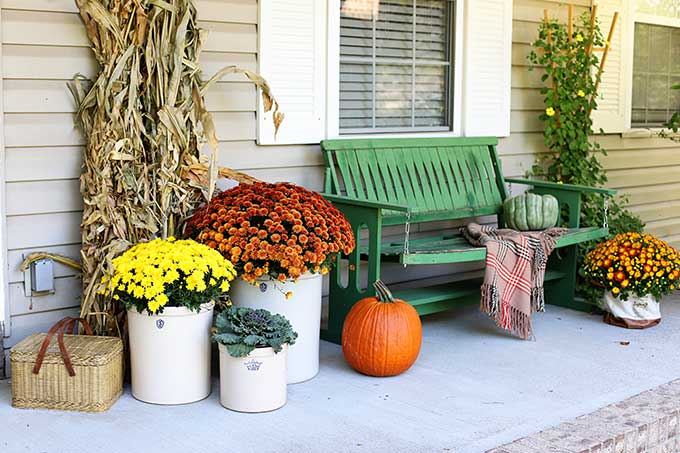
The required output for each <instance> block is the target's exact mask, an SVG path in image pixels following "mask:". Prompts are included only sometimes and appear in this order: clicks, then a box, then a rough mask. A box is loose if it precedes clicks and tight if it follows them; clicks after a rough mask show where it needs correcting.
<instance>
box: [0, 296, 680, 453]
mask: <svg viewBox="0 0 680 453" xmlns="http://www.w3.org/2000/svg"><path fill="white" fill-rule="evenodd" d="M678 302H680V296H678V295H676V296H675V297H673V298H668V299H667V300H666V301H665V303H664V305H663V307H662V309H663V315H664V319H663V322H662V323H661V325H659V326H658V327H655V328H653V329H649V330H646V331H631V330H625V329H620V328H616V327H611V326H608V325H605V324H604V323H602V321H601V317H600V316H594V315H588V314H585V313H578V312H574V311H570V310H565V309H561V308H558V307H553V306H548V308H547V310H548V311H547V313H543V314H537V315H535V316H534V329H535V331H536V336H537V341H535V342H525V341H521V340H517V339H514V338H512V337H509V336H507V335H505V334H504V333H502V332H500V331H498V330H497V329H496V328H495V326H494V325H493V323H492V322H491V321H490V320H488V319H487V318H486V317H485V316H484V315H482V314H480V313H479V312H478V311H477V309H476V308H475V307H464V308H460V309H459V310H456V311H452V312H449V313H443V314H439V315H434V316H429V317H426V318H424V329H423V333H424V340H423V348H422V351H421V355H420V358H419V360H418V362H417V363H416V364H415V365H414V367H413V368H412V369H411V370H409V371H408V372H407V373H405V374H404V375H402V376H398V377H395V378H387V379H376V378H369V377H366V376H362V375H359V374H357V373H355V372H354V371H352V370H351V369H350V368H349V367H348V366H347V365H346V364H345V362H344V360H343V358H342V352H341V350H340V347H339V346H336V345H333V344H330V343H322V351H321V372H320V373H319V375H318V376H317V377H316V378H315V379H313V380H311V381H309V382H307V383H303V384H297V385H292V386H289V392H288V398H289V401H288V404H287V405H286V406H285V407H284V408H282V409H280V410H278V411H275V412H272V413H267V414H257V415H247V414H239V413H235V412H231V411H228V410H226V409H223V408H222V407H221V406H220V405H219V395H218V393H219V389H218V382H217V381H215V382H214V386H213V394H212V395H211V396H210V397H209V398H208V399H206V400H204V401H201V402H199V403H195V404H191V405H186V406H172V407H164V406H153V405H148V404H144V403H140V402H138V401H136V400H134V399H133V398H132V397H131V396H130V394H129V389H127V390H126V394H125V395H124V396H123V397H122V398H121V400H120V401H119V402H118V403H117V404H116V405H115V406H114V407H113V408H112V409H111V410H110V411H109V412H107V413H104V414H80V413H66V412H51V411H49V412H48V411H32V410H18V409H13V408H12V407H11V406H10V398H11V395H10V384H9V382H2V383H0V451H1V452H8V453H14V452H31V453H38V452H49V453H70V452H86V451H87V452H89V451H100V452H130V453H132V452H157V451H158V452H165V453H174V452H182V453H184V452H218V451H219V452H224V451H232V452H239V453H240V452H317V451H333V452H335V451H339V452H350V451H356V452H371V453H372V452H390V453H396V452H444V451H456V452H483V451H485V450H487V449H491V448H493V447H496V446H499V445H502V444H505V443H507V442H511V441H513V440H515V439H517V438H520V437H523V436H526V435H528V434H531V433H534V432H536V431H539V430H543V429H545V428H548V427H551V426H555V425H557V424H559V423H562V422H564V421H566V420H569V419H571V418H574V417H577V416H580V415H583V414H587V413H590V412H592V411H595V410H596V409H598V408H600V407H602V406H605V405H608V404H611V403H614V402H617V401H621V400H623V399H625V398H628V397H631V396H633V395H637V394H638V393H640V392H642V391H645V390H647V389H650V388H653V387H656V386H658V385H661V384H663V383H666V382H669V381H671V380H674V379H676V378H679V377H680V347H678V345H680V303H678ZM622 342H630V344H629V345H623V344H622Z"/></svg>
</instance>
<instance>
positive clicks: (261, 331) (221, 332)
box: [213, 306, 298, 357]
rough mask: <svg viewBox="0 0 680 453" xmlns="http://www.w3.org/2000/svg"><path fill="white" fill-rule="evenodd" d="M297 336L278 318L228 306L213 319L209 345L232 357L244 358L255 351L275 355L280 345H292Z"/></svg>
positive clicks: (259, 310) (276, 315)
mask: <svg viewBox="0 0 680 453" xmlns="http://www.w3.org/2000/svg"><path fill="white" fill-rule="evenodd" d="M297 336H298V334H297V333H296V332H293V327H292V326H291V325H290V322H289V321H288V320H287V319H286V318H285V317H283V316H281V315H278V314H272V313H270V312H268V311H267V310H262V309H258V310H254V309H252V308H237V307H233V306H231V307H229V308H227V309H226V310H225V311H223V312H221V313H220V314H219V315H217V319H216V320H215V333H214V334H213V341H215V342H217V343H221V344H223V345H225V346H226V348H227V351H228V352H229V354H230V355H231V356H232V357H246V356H247V355H248V354H250V353H251V352H252V351H253V350H254V349H255V348H264V347H271V348H273V349H274V352H276V353H278V352H280V351H281V349H282V348H283V345H285V344H289V345H292V344H294V343H295V339H296V338H297Z"/></svg>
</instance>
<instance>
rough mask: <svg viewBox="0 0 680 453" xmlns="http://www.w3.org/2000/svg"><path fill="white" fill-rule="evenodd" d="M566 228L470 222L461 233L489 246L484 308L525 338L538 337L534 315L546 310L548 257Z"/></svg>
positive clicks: (483, 295) (509, 328) (471, 242)
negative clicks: (523, 227) (532, 228)
mask: <svg viewBox="0 0 680 453" xmlns="http://www.w3.org/2000/svg"><path fill="white" fill-rule="evenodd" d="M566 232H567V230H566V229H564V228H550V229H548V230H545V231H531V232H519V231H515V230H505V229H498V228H496V227H493V226H481V225H477V224H476V223H470V224H469V225H467V226H466V227H463V228H461V233H462V234H463V236H464V237H465V238H466V239H467V241H468V242H469V243H470V244H472V245H477V246H485V247H486V271H485V274H484V283H483V284H482V302H481V310H482V311H483V312H484V313H487V314H488V315H489V316H490V317H491V318H492V319H493V320H494V321H495V322H496V324H497V325H498V326H499V327H501V328H502V329H505V330H507V331H509V332H511V333H512V334H513V335H516V336H518V337H520V338H522V339H524V340H528V339H532V338H533V337H534V334H533V330H532V328H531V314H532V313H535V312H537V311H538V312H541V311H544V310H545V296H544V293H543V281H544V278H545V269H546V266H547V264H548V257H549V256H550V253H551V252H552V251H553V249H554V248H555V243H556V242H557V239H559V237H560V236H562V235H563V234H565V233H566Z"/></svg>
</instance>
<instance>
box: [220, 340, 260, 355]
mask: <svg viewBox="0 0 680 453" xmlns="http://www.w3.org/2000/svg"><path fill="white" fill-rule="evenodd" d="M226 347H227V352H229V355H230V356H232V357H246V356H248V354H250V353H251V352H252V351H253V350H254V349H255V347H254V346H248V345H245V344H243V343H237V344H228V345H227V346H226Z"/></svg>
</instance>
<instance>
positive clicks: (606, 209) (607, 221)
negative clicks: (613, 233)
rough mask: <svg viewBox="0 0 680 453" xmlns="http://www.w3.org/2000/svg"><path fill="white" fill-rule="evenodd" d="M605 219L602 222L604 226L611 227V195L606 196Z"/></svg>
mask: <svg viewBox="0 0 680 453" xmlns="http://www.w3.org/2000/svg"><path fill="white" fill-rule="evenodd" d="M603 203H604V220H603V222H602V228H609V196H608V195H605V196H604V202H603Z"/></svg>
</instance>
